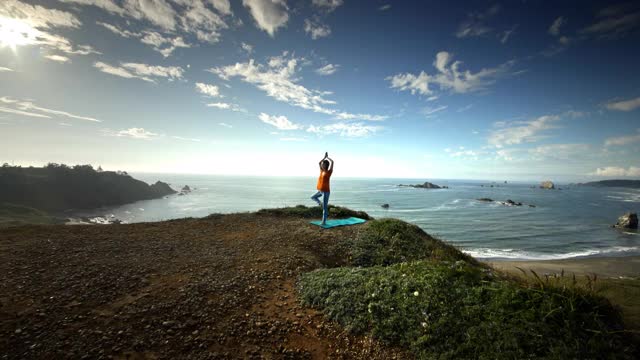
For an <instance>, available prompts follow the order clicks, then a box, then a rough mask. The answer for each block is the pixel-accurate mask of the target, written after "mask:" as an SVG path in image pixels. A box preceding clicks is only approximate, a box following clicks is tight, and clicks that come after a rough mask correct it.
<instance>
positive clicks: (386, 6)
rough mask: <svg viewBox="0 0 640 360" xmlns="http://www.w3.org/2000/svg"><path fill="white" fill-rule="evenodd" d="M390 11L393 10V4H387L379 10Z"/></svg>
mask: <svg viewBox="0 0 640 360" xmlns="http://www.w3.org/2000/svg"><path fill="white" fill-rule="evenodd" d="M389 9H391V4H385V5H382V6H380V7H379V8H378V10H379V11H387V10H389Z"/></svg>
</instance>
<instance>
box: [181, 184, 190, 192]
mask: <svg viewBox="0 0 640 360" xmlns="http://www.w3.org/2000/svg"><path fill="white" fill-rule="evenodd" d="M181 191H182V192H190V191H191V188H190V187H189V185H185V186H184V187H183V188H182V190H181Z"/></svg>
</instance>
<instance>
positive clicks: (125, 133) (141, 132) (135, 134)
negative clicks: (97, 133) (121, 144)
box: [102, 128, 161, 140]
mask: <svg viewBox="0 0 640 360" xmlns="http://www.w3.org/2000/svg"><path fill="white" fill-rule="evenodd" d="M102 132H103V133H104V134H105V135H107V136H116V137H128V138H131V139H139V140H153V139H156V138H158V137H160V136H161V135H160V134H156V133H154V132H151V131H147V130H145V129H143V128H130V129H125V130H120V131H113V130H109V129H104V130H102Z"/></svg>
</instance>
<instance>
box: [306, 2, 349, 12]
mask: <svg viewBox="0 0 640 360" xmlns="http://www.w3.org/2000/svg"><path fill="white" fill-rule="evenodd" d="M311 3H312V4H313V5H314V6H316V7H319V8H321V9H323V10H326V11H327V12H332V11H333V10H335V9H336V8H338V7H339V6H341V5H342V4H343V0H312V1H311Z"/></svg>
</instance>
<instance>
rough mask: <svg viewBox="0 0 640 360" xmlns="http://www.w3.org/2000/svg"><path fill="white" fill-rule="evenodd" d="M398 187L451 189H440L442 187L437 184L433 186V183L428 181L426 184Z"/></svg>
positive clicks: (445, 187)
mask: <svg viewBox="0 0 640 360" xmlns="http://www.w3.org/2000/svg"><path fill="white" fill-rule="evenodd" d="M398 186H410V187H413V188H419V189H448V188H449V187H447V186H444V187H440V186H438V185H436V184H433V183H430V182H428V181H425V183H424V184H416V185H403V184H400V185H398Z"/></svg>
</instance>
